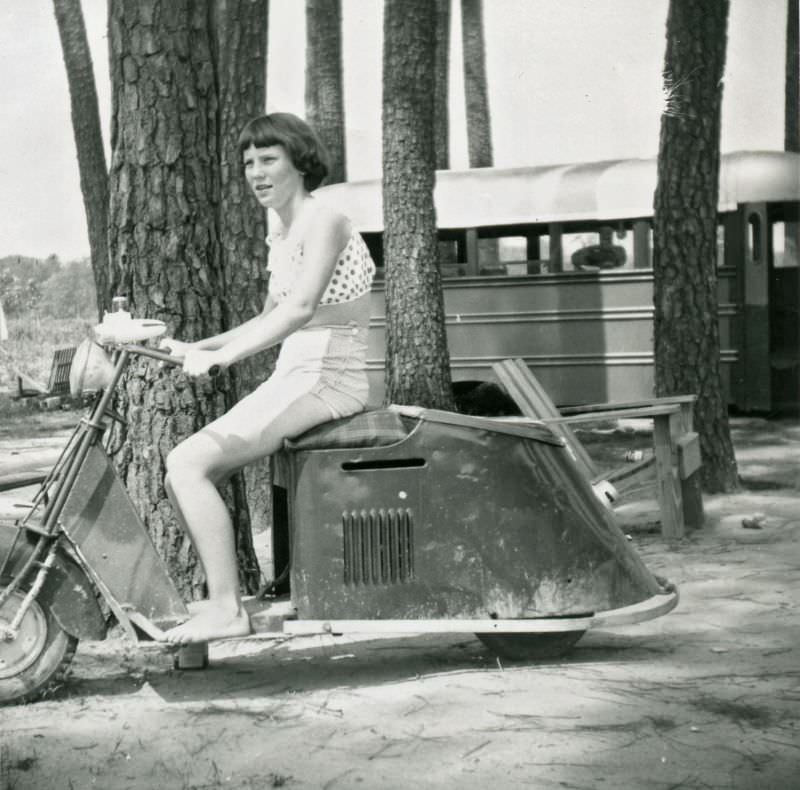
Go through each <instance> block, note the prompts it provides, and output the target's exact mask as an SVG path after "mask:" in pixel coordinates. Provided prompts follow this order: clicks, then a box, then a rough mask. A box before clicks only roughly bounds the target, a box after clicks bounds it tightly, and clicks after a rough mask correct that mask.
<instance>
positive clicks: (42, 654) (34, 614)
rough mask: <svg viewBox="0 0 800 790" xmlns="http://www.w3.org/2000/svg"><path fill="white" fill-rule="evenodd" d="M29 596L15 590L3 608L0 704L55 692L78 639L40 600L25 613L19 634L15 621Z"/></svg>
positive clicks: (27, 700)
mask: <svg viewBox="0 0 800 790" xmlns="http://www.w3.org/2000/svg"><path fill="white" fill-rule="evenodd" d="M24 598H25V591H23V590H15V591H14V592H13V593H12V594H11V596H10V598H9V599H8V600H7V601H6V602H5V603H4V604H3V606H2V607H1V608H0V705H5V704H8V703H12V702H30V701H31V700H34V699H37V698H38V697H41V696H43V695H44V694H46V693H47V692H48V691H52V690H53V689H54V688H55V687H56V686H57V685H58V684H59V683H60V682H61V680H62V679H63V677H64V675H65V673H66V671H67V668H68V667H69V664H70V662H71V661H72V657H73V656H74V655H75V648H76V647H77V645H78V639H77V638H76V637H74V636H71V635H70V634H68V633H67V632H66V631H64V630H63V629H62V628H61V626H60V625H59V624H58V622H57V621H56V619H55V617H54V616H53V613H52V612H51V611H50V608H49V607H47V606H43V605H42V604H40V603H39V602H38V601H36V600H34V601H33V603H32V604H31V605H30V607H29V608H28V611H27V612H25V616H24V617H23V618H22V622H21V623H20V624H19V628H18V629H17V630H16V633H15V634H13V635H11V634H7V633H6V632H5V629H6V628H7V627H8V626H9V625H10V624H11V622H12V621H13V619H14V616H15V615H16V613H17V611H19V607H20V604H21V603H22V601H23V600H24Z"/></svg>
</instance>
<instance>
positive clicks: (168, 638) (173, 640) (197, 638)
mask: <svg viewBox="0 0 800 790" xmlns="http://www.w3.org/2000/svg"><path fill="white" fill-rule="evenodd" d="M187 608H188V609H189V612H190V613H191V614H192V617H191V618H190V619H189V620H187V621H186V622H185V623H181V624H180V625H178V626H175V628H170V629H169V631H167V632H166V633H165V634H164V641H165V642H169V643H170V644H173V645H188V644H192V643H196V642H211V641H213V640H214V639H230V638H232V637H237V636H247V635H248V634H249V633H250V618H249V617H248V616H247V612H246V611H245V610H244V608H243V607H239V609H238V611H235V612H234V611H232V610H231V609H230V608H228V607H227V606H225V605H223V604H220V603H218V602H217V601H193V602H192V603H191V604H189V605H188V606H187Z"/></svg>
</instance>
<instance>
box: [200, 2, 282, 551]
mask: <svg viewBox="0 0 800 790" xmlns="http://www.w3.org/2000/svg"><path fill="white" fill-rule="evenodd" d="M214 8H215V17H214V21H215V26H216V36H215V38H216V44H217V74H218V84H219V107H220V110H219V119H220V120H219V129H220V145H219V173H220V192H221V200H220V211H219V218H218V222H219V233H220V244H221V246H222V271H223V274H224V278H225V293H226V296H227V298H226V300H225V304H224V308H225V311H224V321H225V326H226V327H232V326H237V325H238V324H241V323H243V322H244V321H247V320H248V319H250V318H252V317H253V316H254V315H257V314H258V313H260V312H261V310H262V308H263V307H264V300H265V299H266V296H267V281H268V276H267V247H266V244H265V241H264V239H265V236H266V233H267V220H266V212H265V211H264V209H263V208H262V207H261V206H259V205H258V203H257V202H256V200H255V199H254V197H253V195H252V194H251V193H250V189H249V188H248V186H247V184H246V182H245V179H244V174H243V170H242V162H241V159H240V158H239V152H238V150H237V142H238V138H239V132H240V131H241V129H242V128H243V127H244V125H245V123H247V121H249V120H250V119H251V118H254V117H256V116H257V115H262V114H263V113H264V110H265V107H266V103H267V87H266V77H267V40H268V36H267V33H268V30H269V6H268V3H267V0H217V2H216V4H215V6H214ZM275 357H276V352H275V351H274V350H272V349H270V350H268V351H264V352H261V353H260V354H256V355H255V356H253V357H249V358H248V359H245V360H242V361H241V362H239V363H238V364H237V365H236V366H235V367H234V368H233V369H232V370H231V375H232V379H233V385H234V386H233V394H234V398H235V400H239V399H240V398H242V397H244V396H245V395H247V394H249V393H250V392H252V391H253V390H254V389H255V388H256V387H257V386H258V385H259V384H261V383H262V382H263V381H264V380H265V379H266V378H268V377H269V375H270V374H271V372H272V371H273V369H274V367H275ZM242 474H243V476H244V478H243V479H244V491H243V492H242V491H239V490H237V489H238V488H240V487H241V481H240V480H239V479H238V477H237V478H236V479H234V481H233V482H234V491H235V493H236V495H237V496H245V497H246V501H247V509H248V511H249V515H250V524H251V528H252V531H253V532H263V531H265V530H267V529H269V528H270V527H271V524H272V519H271V512H272V504H271V493H272V476H271V474H270V463H269V459H264V460H263V461H260V462H258V463H255V464H250V465H249V466H247V467H246V468H245V469H244V470H243V472H242ZM241 532H242V535H244V533H245V530H241ZM248 534H249V533H248ZM242 548H244V547H242ZM243 553H244V552H243V551H242V550H240V556H241V555H242V554H243Z"/></svg>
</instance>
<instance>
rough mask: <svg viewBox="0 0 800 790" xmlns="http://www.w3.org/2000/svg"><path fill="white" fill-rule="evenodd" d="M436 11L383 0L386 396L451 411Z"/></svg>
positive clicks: (423, 2) (421, 1) (422, 1)
mask: <svg viewBox="0 0 800 790" xmlns="http://www.w3.org/2000/svg"><path fill="white" fill-rule="evenodd" d="M435 29H436V8H435V5H434V4H432V3H430V2H428V0H411V1H407V2H402V1H401V0H387V2H386V4H385V9H384V52H383V212H384V235H383V244H384V260H385V263H386V398H387V401H390V402H391V401H393V402H395V403H408V404H418V405H421V406H426V407H432V408H447V409H449V408H452V406H453V400H452V386H451V381H450V359H449V354H448V351H447V337H446V334H445V319H444V302H443V297H442V283H441V277H440V275H439V269H438V267H437V265H436V256H437V249H436V210H435V207H434V203H433V187H434V179H435V174H434V165H435V162H434V143H433V100H434V86H433V74H434V57H435Z"/></svg>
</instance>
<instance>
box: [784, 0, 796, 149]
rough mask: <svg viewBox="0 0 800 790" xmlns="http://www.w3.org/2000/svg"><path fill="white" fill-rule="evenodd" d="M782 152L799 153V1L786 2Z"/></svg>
mask: <svg viewBox="0 0 800 790" xmlns="http://www.w3.org/2000/svg"><path fill="white" fill-rule="evenodd" d="M787 6H788V7H787V9H786V11H787V13H786V82H785V85H786V97H785V102H784V107H785V110H786V112H785V116H784V146H783V147H784V150H786V151H800V41H799V40H798V39H800V13H798V7H799V6H800V0H787Z"/></svg>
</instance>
